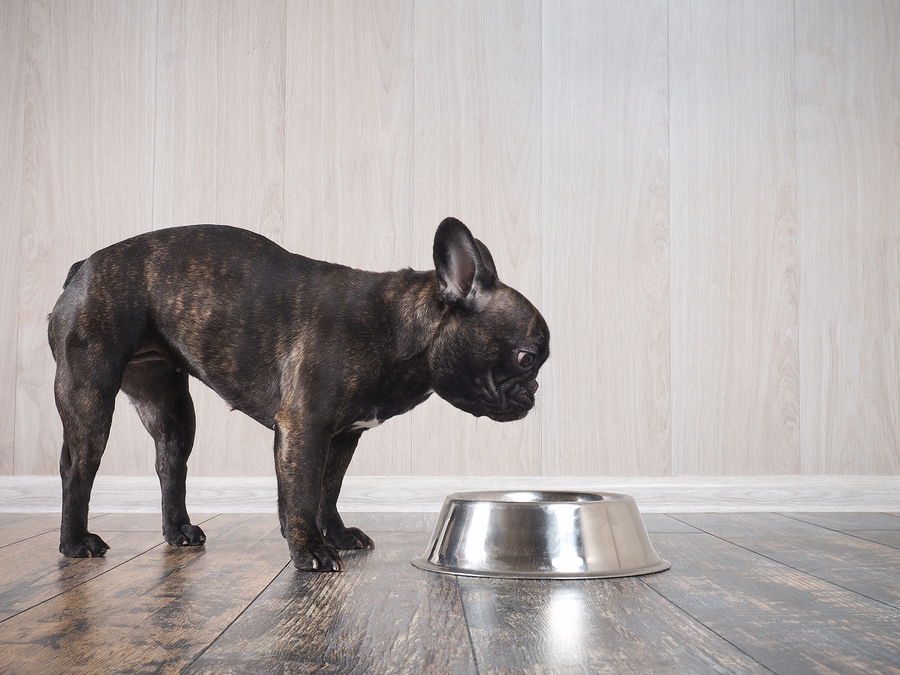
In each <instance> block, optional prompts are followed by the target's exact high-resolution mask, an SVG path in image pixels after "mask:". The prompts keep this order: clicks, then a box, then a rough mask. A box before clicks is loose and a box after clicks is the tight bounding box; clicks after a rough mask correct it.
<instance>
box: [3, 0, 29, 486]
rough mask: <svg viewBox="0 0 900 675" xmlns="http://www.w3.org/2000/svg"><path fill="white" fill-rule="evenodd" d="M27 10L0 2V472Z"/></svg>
mask: <svg viewBox="0 0 900 675" xmlns="http://www.w3.org/2000/svg"><path fill="white" fill-rule="evenodd" d="M26 14H27V11H26V6H25V0H12V1H11V2H4V3H0V44H2V45H3V49H2V50H0V91H3V92H4V95H3V97H2V98H0V153H2V154H0V233H2V237H3V240H4V241H3V243H2V244H0V476H7V475H11V474H13V473H15V463H14V461H13V460H14V456H15V445H16V348H17V346H18V341H17V339H16V333H17V327H18V313H19V256H20V253H19V244H20V239H21V217H22V192H23V187H24V185H23V180H22V179H23V172H24V169H25V157H24V155H23V151H24V147H23V143H22V138H23V137H24V132H25V54H26V50H27V30H26Z"/></svg>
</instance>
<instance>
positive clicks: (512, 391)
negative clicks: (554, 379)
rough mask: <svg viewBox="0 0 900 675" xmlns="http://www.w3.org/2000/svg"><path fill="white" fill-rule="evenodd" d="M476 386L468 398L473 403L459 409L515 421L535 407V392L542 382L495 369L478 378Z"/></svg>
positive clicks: (501, 420)
mask: <svg viewBox="0 0 900 675" xmlns="http://www.w3.org/2000/svg"><path fill="white" fill-rule="evenodd" d="M474 385H475V386H474V387H472V389H470V391H469V392H467V393H468V394H470V395H471V397H467V399H468V400H467V401H466V402H467V403H469V404H470V405H469V406H466V405H460V403H458V402H455V403H454V404H455V405H456V406H457V407H458V408H462V409H463V410H465V411H466V412H470V413H472V414H473V415H476V416H482V415H484V416H487V417H489V418H491V419H492V420H494V421H496V422H513V421H516V420H520V419H522V418H524V417H525V416H526V415H527V414H528V412H529V411H530V410H531V409H532V408H533V407H534V395H535V393H536V392H537V390H538V383H537V380H535V379H534V377H507V378H503V377H502V376H498V375H497V374H495V373H494V372H492V371H488V372H486V373H483V374H482V375H480V376H479V377H477V378H475V381H474Z"/></svg>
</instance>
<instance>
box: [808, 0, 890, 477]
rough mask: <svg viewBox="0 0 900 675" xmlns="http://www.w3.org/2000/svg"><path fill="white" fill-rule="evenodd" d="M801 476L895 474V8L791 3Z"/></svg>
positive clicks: (880, 4) (887, 5)
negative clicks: (800, 277) (799, 280)
mask: <svg viewBox="0 0 900 675" xmlns="http://www.w3.org/2000/svg"><path fill="white" fill-rule="evenodd" d="M796 16H797V59H798V63H797V73H798V76H797V102H798V103H797V139H798V145H797V167H798V176H799V178H800V181H799V207H800V237H801V242H802V247H801V251H802V257H801V269H802V271H803V287H802V293H801V296H800V299H801V304H800V317H801V327H802V330H801V365H802V371H801V373H802V379H801V384H802V394H803V397H802V401H803V406H802V420H803V439H802V448H803V455H802V467H801V468H802V471H803V472H804V473H812V474H817V473H849V474H890V475H896V474H897V473H898V472H900V437H898V434H900V5H898V4H897V3H896V2H874V1H869V2H853V1H851V0H847V1H844V2H841V1H836V2H807V1H798V2H797V3H796Z"/></svg>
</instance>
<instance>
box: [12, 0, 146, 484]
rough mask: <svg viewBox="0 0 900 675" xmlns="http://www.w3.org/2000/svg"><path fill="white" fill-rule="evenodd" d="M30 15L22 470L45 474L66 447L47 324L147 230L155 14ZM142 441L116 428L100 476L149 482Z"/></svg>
mask: <svg viewBox="0 0 900 675" xmlns="http://www.w3.org/2000/svg"><path fill="white" fill-rule="evenodd" d="M27 10H28V14H27V30H26V32H25V37H24V40H25V43H24V44H23V45H22V46H23V48H24V49H25V56H24V59H25V81H26V84H25V99H26V100H25V106H26V118H25V125H24V132H23V139H22V142H23V144H24V146H23V155H24V158H25V159H24V171H23V175H22V187H21V191H22V194H21V197H20V198H21V221H20V226H21V233H20V234H21V243H20V248H19V250H20V253H19V279H18V296H19V306H18V334H17V339H18V350H17V366H16V369H17V378H16V455H15V471H16V473H20V474H41V473H55V472H56V470H57V469H56V467H57V465H58V456H59V447H60V442H61V425H60V423H59V418H58V417H57V414H56V410H55V407H54V403H53V386H52V383H53V372H54V364H53V360H52V357H51V355H50V349H49V347H48V346H47V315H48V313H49V312H50V310H51V309H52V308H53V304H54V303H55V301H56V298H57V297H58V296H59V294H60V292H61V291H62V283H63V280H64V279H65V278H66V273H67V272H68V269H69V266H70V265H71V264H72V263H74V262H75V261H77V260H81V259H83V258H85V257H86V256H87V255H89V254H90V253H92V252H93V251H94V250H96V249H97V248H100V247H101V246H105V245H108V244H111V243H113V242H114V241H117V240H119V239H123V238H125V237H127V236H130V235H133V234H136V233H138V232H140V231H142V230H145V229H147V228H148V226H149V223H150V222H151V214H152V199H151V194H152V185H153V176H152V170H153V126H154V124H153V119H154V112H155V111H154V105H153V104H154V93H155V70H156V51H155V44H156V4H155V2H143V3H135V4H130V3H129V4H122V3H119V2H115V1H106V0H96V1H90V2H79V3H74V4H71V5H66V4H61V3H46V4H41V3H37V2H30V3H28V6H27ZM120 403H121V401H120ZM139 430H140V431H139ZM143 433H144V432H143V429H142V427H141V426H140V422H139V421H138V419H137V416H136V415H133V416H131V417H130V418H129V417H127V416H126V417H123V418H122V419H121V420H117V421H116V426H115V428H114V433H113V437H112V445H113V446H122V445H124V446H126V447H125V448H124V450H120V451H116V452H111V453H109V456H108V457H107V459H106V461H105V462H104V470H105V471H111V472H117V473H126V474H143V473H144V472H146V470H147V466H148V461H149V460H148V454H149V453H148V444H147V443H145V442H143V441H140V442H138V443H133V442H130V440H129V439H131V438H134V437H136V436H137V435H139V434H143Z"/></svg>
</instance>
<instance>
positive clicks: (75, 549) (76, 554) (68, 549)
mask: <svg viewBox="0 0 900 675" xmlns="http://www.w3.org/2000/svg"><path fill="white" fill-rule="evenodd" d="M108 550H109V544H107V543H106V542H105V541H103V540H102V539H101V538H100V537H98V536H97V535H96V534H91V533H90V532H89V533H88V534H87V535H85V536H84V537H81V538H80V539H74V540H60V542H59V552H60V553H62V554H63V555H64V556H66V557H68V558H99V557H101V556H103V555H105V554H106V552H107V551H108Z"/></svg>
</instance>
